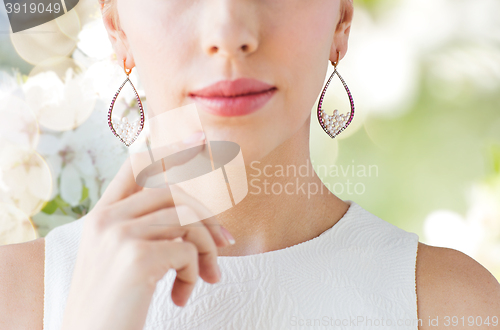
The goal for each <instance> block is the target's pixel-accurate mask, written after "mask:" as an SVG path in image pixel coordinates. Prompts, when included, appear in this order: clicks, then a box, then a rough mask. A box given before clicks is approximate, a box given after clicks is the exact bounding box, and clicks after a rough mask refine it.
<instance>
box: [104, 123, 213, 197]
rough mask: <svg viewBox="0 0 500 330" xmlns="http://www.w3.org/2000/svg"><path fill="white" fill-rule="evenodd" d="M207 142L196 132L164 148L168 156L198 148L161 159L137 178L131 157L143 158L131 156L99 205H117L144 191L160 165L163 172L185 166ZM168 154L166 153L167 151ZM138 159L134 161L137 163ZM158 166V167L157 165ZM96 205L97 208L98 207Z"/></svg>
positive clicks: (203, 136) (201, 134)
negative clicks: (118, 202) (204, 142)
mask: <svg viewBox="0 0 500 330" xmlns="http://www.w3.org/2000/svg"><path fill="white" fill-rule="evenodd" d="M204 140H205V135H204V134H203V132H196V133H194V134H193V135H192V136H191V139H189V140H185V141H181V142H177V143H174V144H171V145H169V146H164V147H162V149H163V148H164V149H165V150H167V149H168V150H169V151H168V154H171V153H175V152H176V151H180V150H183V149H185V148H186V147H190V146H192V145H195V146H196V147H192V148H188V149H185V150H184V152H179V153H178V154H179V157H169V158H168V159H169V161H164V159H160V160H158V161H156V162H155V163H153V164H150V165H149V166H147V167H146V168H142V170H141V171H140V173H138V174H137V177H135V175H136V174H135V172H137V169H136V171H134V167H133V166H134V165H133V162H132V158H131V157H136V158H140V157H143V156H141V155H138V156H137V155H131V156H129V157H127V159H126V160H125V162H124V163H123V164H122V166H121V167H120V170H119V171H118V173H117V174H116V175H115V177H114V178H113V180H112V181H111V182H110V184H109V185H108V187H107V188H106V191H105V192H104V193H103V195H102V196H101V198H100V199H99V201H98V203H97V204H99V205H109V204H112V203H115V202H117V201H119V200H122V199H124V198H126V197H128V196H130V195H132V194H135V193H137V192H138V191H140V190H142V189H143V188H144V186H145V181H146V180H147V178H148V177H150V176H153V175H154V174H156V173H155V171H156V169H157V168H158V166H157V165H158V164H156V163H161V164H160V166H161V167H163V171H166V170H168V169H169V168H171V167H173V166H177V165H181V164H184V163H185V162H187V161H189V160H190V159H192V158H193V157H195V156H196V155H197V154H199V153H200V152H201V151H202V150H203V149H204V144H201V145H200V143H201V142H203V141H204ZM165 152H166V151H165ZM136 160H137V159H134V161H136ZM155 164H156V165H155ZM97 204H96V206H97Z"/></svg>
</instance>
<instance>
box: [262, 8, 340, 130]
mask: <svg viewBox="0 0 500 330" xmlns="http://www.w3.org/2000/svg"><path fill="white" fill-rule="evenodd" d="M337 10H338V8H337ZM337 15H338V13H337V11H336V8H335V5H334V3H333V2H329V1H328V2H326V1H321V2H319V1H307V6H306V5H300V6H299V7H298V9H295V10H294V11H293V13H292V12H290V13H287V14H286V15H283V16H278V17H279V18H278V21H277V22H275V24H276V25H275V26H276V27H275V31H274V36H273V40H272V41H270V42H272V43H274V44H275V45H279V47H278V48H277V49H276V51H278V52H279V53H280V54H282V55H281V56H280V58H281V59H280V62H281V63H280V67H281V68H282V70H283V72H282V76H283V77H284V85H285V90H284V92H285V95H286V105H285V107H284V108H283V111H284V112H285V113H286V117H287V118H288V123H287V126H289V127H290V125H294V126H297V125H300V126H301V125H302V123H303V122H304V120H306V119H307V118H308V117H309V116H310V110H311V109H312V107H313V105H314V103H315V101H316V99H317V97H318V95H319V93H320V91H321V88H322V86H323V83H324V79H325V74H326V69H327V66H328V60H329V55H330V48H331V45H332V42H333V36H334V31H335V23H336V20H337V19H338V16H337Z"/></svg>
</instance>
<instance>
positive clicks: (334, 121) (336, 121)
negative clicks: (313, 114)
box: [318, 51, 354, 139]
mask: <svg viewBox="0 0 500 330" xmlns="http://www.w3.org/2000/svg"><path fill="white" fill-rule="evenodd" d="M339 59H340V52H339V51H337V61H336V62H332V64H333V67H334V70H333V73H332V75H331V76H330V79H328V81H327V82H326V84H325V87H324V88H323V92H322V93H321V97H320V99H319V102H318V121H319V124H320V125H321V127H323V130H324V131H325V132H326V133H327V134H328V135H329V136H330V137H331V138H332V139H333V138H335V137H336V136H337V135H339V134H340V133H341V132H342V131H343V130H345V129H346V128H347V126H349V124H350V123H351V121H352V119H353V118H354V100H353V99H352V95H351V91H350V90H349V88H348V87H347V84H346V83H345V81H344V79H342V77H341V76H340V74H339V73H338V71H337V65H338V63H339ZM335 74H337V76H338V77H339V78H340V81H341V82H342V85H344V88H345V90H346V92H347V95H348V96H349V101H350V103H351V111H350V112H348V113H347V114H345V115H344V114H339V111H338V110H337V109H335V110H334V111H333V115H331V116H330V115H328V114H327V113H326V112H325V111H324V110H323V109H321V106H322V104H323V99H324V97H325V93H326V89H327V88H328V85H330V81H331V80H332V78H333V76H334V75H335Z"/></svg>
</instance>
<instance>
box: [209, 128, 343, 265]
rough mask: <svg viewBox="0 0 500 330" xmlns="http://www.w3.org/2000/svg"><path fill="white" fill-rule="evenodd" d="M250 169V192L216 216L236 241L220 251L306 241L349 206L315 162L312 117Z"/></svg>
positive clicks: (259, 250) (281, 246) (235, 252)
mask: <svg viewBox="0 0 500 330" xmlns="http://www.w3.org/2000/svg"><path fill="white" fill-rule="evenodd" d="M246 170H247V179H248V195H247V196H246V197H245V198H244V199H243V200H242V201H241V202H240V203H238V204H237V205H236V206H234V207H233V208H231V209H229V210H227V211H225V212H223V213H221V214H219V215H217V216H216V217H217V219H218V221H219V223H220V224H221V225H222V226H224V227H225V228H226V229H227V230H228V231H229V232H230V233H231V235H232V236H233V237H234V238H235V241H236V244H234V245H231V246H227V247H224V248H220V249H219V255H220V256H243V255H250V254H257V253H263V252H269V251H274V250H278V249H284V248H286V247H289V246H292V245H295V244H299V243H302V242H305V241H307V240H310V239H312V238H314V237H317V236H319V235H320V234H321V233H322V232H324V231H325V230H327V229H329V228H331V227H332V226H333V225H335V223H336V222H337V221H338V220H339V219H340V218H341V217H342V216H343V215H344V214H345V212H346V211H347V209H348V208H349V205H348V204H347V203H345V202H344V201H342V200H341V199H339V198H338V197H336V196H335V195H334V194H332V193H331V192H330V191H329V190H328V188H327V187H326V186H325V185H324V184H323V183H322V182H321V180H320V179H319V177H318V176H317V175H316V172H315V171H314V169H313V167H312V164H311V161H310V156H309V121H307V122H306V125H304V127H302V128H301V129H300V130H299V131H298V132H297V133H296V134H295V135H294V136H293V137H291V138H290V139H289V140H287V141H285V142H284V143H283V144H282V145H281V146H279V147H278V148H276V149H275V150H274V151H273V152H271V153H270V154H269V155H267V156H266V157H264V158H263V159H261V160H260V161H255V162H252V163H251V164H250V165H248V166H247V167H246Z"/></svg>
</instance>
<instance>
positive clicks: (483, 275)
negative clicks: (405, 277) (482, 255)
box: [416, 242, 500, 329]
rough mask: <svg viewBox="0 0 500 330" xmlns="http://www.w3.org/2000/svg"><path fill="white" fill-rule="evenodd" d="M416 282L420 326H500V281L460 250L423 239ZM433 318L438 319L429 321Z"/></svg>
mask: <svg viewBox="0 0 500 330" xmlns="http://www.w3.org/2000/svg"><path fill="white" fill-rule="evenodd" d="M416 285H417V302H418V318H419V319H420V320H422V326H420V327H419V329H445V328H446V329H447V328H450V327H458V328H469V329H477V328H481V329H482V328H483V327H484V328H485V329H491V328H496V327H497V326H499V325H500V284H499V282H498V281H497V280H496V279H495V277H494V276H493V275H492V274H491V273H490V272H489V271H488V270H487V269H486V268H484V267H483V266H482V265H481V264H479V263H478V262H477V261H475V260H474V259H473V258H471V257H469V256H468V255H466V254H464V253H462V252H460V251H457V250H454V249H450V248H442V247H436V246H431V245H426V244H423V243H420V242H419V243H418V252H417V261H416ZM429 320H435V321H434V322H432V321H431V323H433V324H429ZM486 322H488V323H489V325H488V324H487V323H486Z"/></svg>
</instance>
